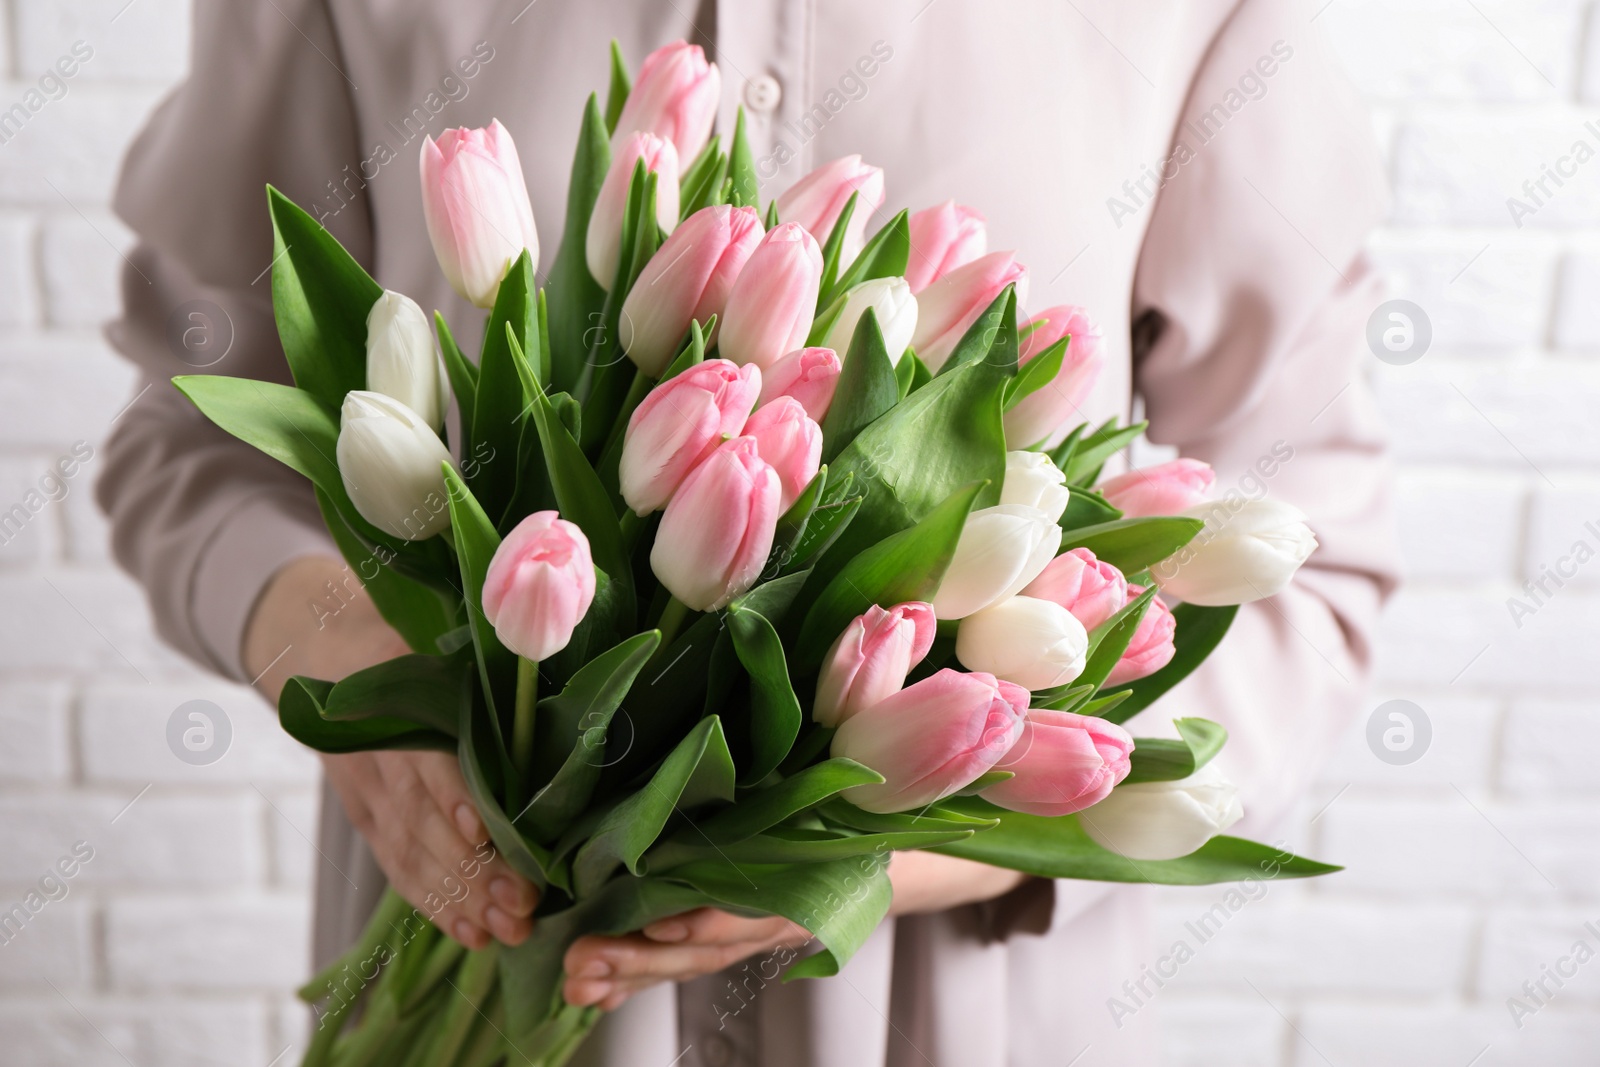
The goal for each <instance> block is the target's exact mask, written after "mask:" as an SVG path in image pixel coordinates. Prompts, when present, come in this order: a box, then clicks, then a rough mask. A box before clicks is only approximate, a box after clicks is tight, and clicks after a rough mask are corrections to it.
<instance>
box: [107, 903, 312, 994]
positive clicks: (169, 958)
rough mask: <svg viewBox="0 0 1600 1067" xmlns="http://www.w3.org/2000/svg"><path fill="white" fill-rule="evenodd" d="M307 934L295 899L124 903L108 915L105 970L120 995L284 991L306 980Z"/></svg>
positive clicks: (305, 916)
mask: <svg viewBox="0 0 1600 1067" xmlns="http://www.w3.org/2000/svg"><path fill="white" fill-rule="evenodd" d="M310 928H311V927H310V910H309V908H308V907H307V903H306V900H305V897H304V896H303V895H300V894H296V895H295V896H293V897H256V896H249V897H230V898H228V899H225V900H218V899H212V898H207V897H195V898H190V899H184V898H179V897H159V898H138V899H129V898H125V899H121V900H115V901H113V902H112V903H111V904H110V906H109V907H108V908H107V909H106V966H107V970H108V973H109V974H110V977H111V981H112V982H113V983H115V984H116V985H117V986H119V987H122V988H136V989H225V990H245V989H259V990H271V989H281V988H283V987H285V986H288V985H292V984H293V983H296V982H301V981H304V980H305V978H306V976H307V973H308V971H309V967H310ZM245 961H248V965H247V966H243V965H241V964H242V963H244V962H245Z"/></svg>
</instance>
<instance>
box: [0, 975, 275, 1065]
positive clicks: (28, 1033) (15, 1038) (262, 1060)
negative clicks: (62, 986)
mask: <svg viewBox="0 0 1600 1067" xmlns="http://www.w3.org/2000/svg"><path fill="white" fill-rule="evenodd" d="M69 996H70V1000H63V999H62V997H60V996H58V995H56V994H55V993H53V992H48V991H47V992H46V993H45V994H44V995H41V996H35V997H30V998H27V999H20V998H19V999H12V1000H8V1001H7V1002H5V1003H3V1004H0V1034H4V1035H5V1042H6V1055H7V1062H8V1063H17V1064H27V1067H129V1065H130V1064H138V1065H139V1067H144V1065H146V1064H151V1065H154V1064H159V1065H160V1067H216V1065H217V1064H223V1063H226V1064H246V1065H251V1067H256V1065H262V1064H267V1063H268V1062H269V1060H270V1059H271V1057H272V1055H273V1053H274V1052H276V1051H277V1050H273V1052H269V1051H267V1050H268V1048H269V1041H268V1038H267V1034H268V1031H269V1025H268V1023H269V1017H268V1016H267V1015H266V1013H265V1012H264V1010H263V1008H262V1006H261V1005H260V1004H257V1003H253V1002H251V1001H249V1000H245V999H241V998H227V999H224V998H220V997H207V998H206V999H205V1000H204V1001H203V1002H191V1003H187V1004H185V1003H177V1002H170V1001H168V1002H164V1001H156V1000H149V999H135V998H130V997H114V998H100V997H92V996H89V995H87V994H79V993H76V992H74V993H71V994H69ZM283 1062H290V1060H289V1059H288V1058H286V1059H285V1060H284V1061H283ZM272 1067H278V1065H277V1064H273V1065H272Z"/></svg>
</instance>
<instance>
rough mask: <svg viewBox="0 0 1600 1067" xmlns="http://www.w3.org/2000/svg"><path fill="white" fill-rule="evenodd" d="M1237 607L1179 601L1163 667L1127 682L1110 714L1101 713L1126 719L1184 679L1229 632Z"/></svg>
mask: <svg viewBox="0 0 1600 1067" xmlns="http://www.w3.org/2000/svg"><path fill="white" fill-rule="evenodd" d="M1238 613H1239V606H1238V605H1237V604H1231V605H1229V606H1228V607H1223V608H1208V607H1201V606H1200V605H1198V604H1179V605H1178V606H1177V607H1175V608H1173V609H1172V615H1173V618H1174V620H1175V622H1176V623H1177V631H1176V633H1175V634H1174V635H1173V644H1174V645H1175V646H1176V651H1175V652H1174V653H1173V656H1172V659H1171V660H1170V661H1168V663H1167V665H1166V666H1165V667H1162V668H1161V669H1160V670H1159V671H1156V672H1155V673H1154V674H1149V675H1146V676H1145V677H1143V678H1139V679H1136V680H1134V681H1132V682H1129V683H1128V688H1129V690H1131V693H1130V695H1129V696H1128V699H1127V700H1126V701H1125V702H1124V703H1122V704H1121V705H1119V706H1118V707H1117V709H1116V711H1115V713H1113V714H1107V715H1105V716H1104V718H1106V719H1107V720H1109V721H1111V722H1116V723H1121V722H1127V721H1128V720H1129V719H1130V718H1132V717H1133V716H1134V715H1136V714H1138V713H1139V712H1141V711H1143V710H1144V709H1145V708H1148V707H1149V706H1150V705H1151V704H1153V703H1155V702H1156V700H1157V699H1158V698H1160V697H1161V696H1162V695H1163V694H1164V693H1166V692H1167V690H1169V689H1171V688H1172V687H1173V686H1175V685H1177V684H1178V683H1179V682H1181V681H1183V680H1184V679H1185V678H1187V677H1188V676H1189V674H1190V672H1192V671H1193V670H1194V669H1195V668H1196V667H1198V666H1200V664H1201V663H1202V662H1203V661H1204V660H1205V658H1206V657H1207V656H1209V655H1211V653H1212V650H1214V649H1215V648H1216V647H1217V645H1218V644H1219V643H1220V642H1221V641H1222V638H1223V636H1224V635H1226V634H1227V632H1228V627H1229V626H1230V625H1232V623H1233V617H1234V616H1235V615H1237V614H1238Z"/></svg>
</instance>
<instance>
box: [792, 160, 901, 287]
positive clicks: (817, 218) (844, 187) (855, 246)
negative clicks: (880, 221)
mask: <svg viewBox="0 0 1600 1067" xmlns="http://www.w3.org/2000/svg"><path fill="white" fill-rule="evenodd" d="M852 193H855V194H858V195H857V197H856V206H855V210H854V211H853V212H852V213H851V215H850V224H849V225H848V226H846V227H845V231H844V243H843V244H842V245H840V247H839V267H840V269H841V270H842V269H843V268H845V267H846V266H848V265H849V264H850V263H852V262H854V260H855V258H856V256H857V255H859V254H860V252H861V248H862V246H863V245H865V244H866V243H867V241H866V232H867V219H868V218H870V217H871V215H872V213H873V212H875V211H877V210H878V209H879V208H880V207H882V206H883V198H884V188H883V171H882V170H881V169H880V168H878V167H874V166H871V165H869V164H866V163H863V162H861V157H860V156H844V157H843V158H840V159H835V160H834V161H832V162H831V163H824V164H823V165H822V166H820V167H818V168H817V169H816V170H814V171H812V172H811V173H810V174H807V175H806V176H805V177H803V178H801V179H800V180H799V181H797V182H795V183H794V184H793V185H791V186H789V188H788V189H786V190H784V192H783V193H781V194H780V195H779V196H778V219H779V221H781V222H798V223H799V224H800V225H802V226H804V227H805V228H806V230H808V231H809V232H810V233H811V235H812V236H813V237H815V238H816V239H817V240H818V241H826V240H827V239H828V235H829V234H830V233H832V232H833V224H834V223H835V222H838V221H839V213H840V212H841V211H843V210H844V205H845V204H846V203H847V202H848V201H849V199H850V194H852Z"/></svg>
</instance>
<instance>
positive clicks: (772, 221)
mask: <svg viewBox="0 0 1600 1067" xmlns="http://www.w3.org/2000/svg"><path fill="white" fill-rule="evenodd" d="M763 221H764V228H765V229H768V230H775V229H777V228H778V201H777V198H776V197H774V198H773V199H772V200H769V201H767V214H766V218H765V219H764V220H763Z"/></svg>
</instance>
